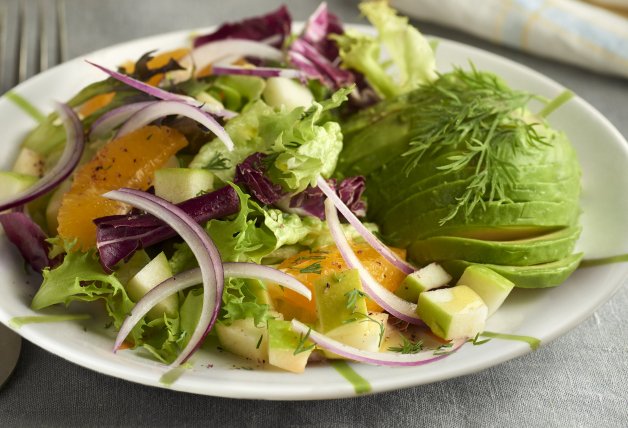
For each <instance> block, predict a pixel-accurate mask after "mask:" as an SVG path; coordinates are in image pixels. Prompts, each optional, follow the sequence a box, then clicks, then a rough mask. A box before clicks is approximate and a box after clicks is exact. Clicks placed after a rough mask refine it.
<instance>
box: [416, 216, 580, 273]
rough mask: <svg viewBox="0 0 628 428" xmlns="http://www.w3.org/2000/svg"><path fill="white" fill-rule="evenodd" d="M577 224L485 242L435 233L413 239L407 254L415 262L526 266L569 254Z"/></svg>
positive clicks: (573, 244) (574, 238)
mask: <svg viewBox="0 0 628 428" xmlns="http://www.w3.org/2000/svg"><path fill="white" fill-rule="evenodd" d="M581 230H582V228H581V227H580V226H573V227H565V228H562V229H559V230H557V231H553V232H550V233H547V234H542V235H539V236H533V237H531V238H523V239H515V240H507V241H487V240H482V239H473V238H466V237H458V236H435V237H431V238H427V239H422V240H418V241H415V242H413V243H412V244H411V245H410V246H409V247H408V257H409V258H410V259H411V260H412V261H414V262H415V263H417V264H418V265H424V264H426V263H430V262H440V261H443V260H466V261H469V262H474V263H490V264H498V265H511V266H528V265H536V264H540V263H548V262H552V261H555V260H560V259H562V258H564V257H567V256H569V255H570V254H571V252H572V251H573V249H574V246H575V244H576V241H577V240H578V237H579V236H580V231H581Z"/></svg>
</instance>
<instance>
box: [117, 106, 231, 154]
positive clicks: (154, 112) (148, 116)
mask: <svg viewBox="0 0 628 428" xmlns="http://www.w3.org/2000/svg"><path fill="white" fill-rule="evenodd" d="M174 114H176V115H179V116H185V117H188V118H190V119H192V120H195V121H197V122H198V123H200V124H201V125H203V126H204V127H205V128H207V129H209V130H210V131H211V132H213V133H214V134H216V136H217V137H218V138H219V139H220V140H221V141H222V142H223V143H224V144H225V146H227V149H229V151H232V150H233V148H234V145H233V141H232V140H231V137H230V136H229V134H228V133H227V131H225V128H223V127H222V126H220V124H219V123H218V122H216V119H214V118H213V117H211V115H209V114H208V113H206V112H204V111H202V110H199V109H198V108H196V107H194V106H192V105H190V104H186V103H182V102H180V101H156V102H155V103H153V104H151V105H150V106H148V107H145V108H143V109H141V110H139V111H138V112H136V113H135V114H134V115H133V116H131V118H130V119H129V120H128V121H127V122H126V123H125V124H124V125H122V127H121V128H120V129H119V130H118V133H117V134H116V137H122V136H124V135H126V134H128V133H129V132H133V131H135V130H136V129H138V128H141V127H142V126H145V125H148V124H149V123H151V122H152V121H154V120H156V119H159V118H161V117H164V116H170V115H174Z"/></svg>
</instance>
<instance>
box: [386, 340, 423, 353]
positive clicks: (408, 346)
mask: <svg viewBox="0 0 628 428" xmlns="http://www.w3.org/2000/svg"><path fill="white" fill-rule="evenodd" d="M388 350H389V351H392V352H399V353H401V354H418V353H419V352H421V351H422V350H423V341H422V340H420V339H419V340H417V341H416V342H412V341H410V340H408V339H407V338H405V337H404V338H403V343H402V344H401V346H391V347H389V348H388Z"/></svg>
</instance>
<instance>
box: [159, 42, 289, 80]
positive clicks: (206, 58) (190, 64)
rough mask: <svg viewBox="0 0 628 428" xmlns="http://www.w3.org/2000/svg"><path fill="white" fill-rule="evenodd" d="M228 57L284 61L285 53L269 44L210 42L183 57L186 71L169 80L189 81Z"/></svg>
mask: <svg viewBox="0 0 628 428" xmlns="http://www.w3.org/2000/svg"><path fill="white" fill-rule="evenodd" d="M227 57H237V58H243V57H253V58H260V59H268V60H272V61H282V60H283V52H281V51H280V50H279V49H277V48H274V47H272V46H269V45H268V44H267V43H263V42H257V41H254V40H247V39H225V40H218V41H215V42H210V43H207V44H204V45H201V46H199V47H197V48H196V49H194V50H192V52H190V53H189V54H188V55H186V56H185V57H183V58H182V59H181V60H180V61H179V64H180V65H181V66H182V67H184V68H185V69H184V70H175V71H171V72H170V73H168V75H167V78H168V79H169V80H171V81H173V82H175V83H178V82H182V81H185V80H188V79H189V78H190V77H192V73H193V72H194V70H203V69H204V68H206V67H207V66H209V65H211V64H213V63H215V62H217V61H220V60H223V59H225V58H227Z"/></svg>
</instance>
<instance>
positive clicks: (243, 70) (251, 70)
mask: <svg viewBox="0 0 628 428" xmlns="http://www.w3.org/2000/svg"><path fill="white" fill-rule="evenodd" d="M212 74H215V75H217V76H220V75H223V74H235V75H241V76H258V77H285V78H287V79H302V78H304V75H303V73H302V72H301V70H295V69H293V68H275V67H237V66H234V65H216V66H213V67H212Z"/></svg>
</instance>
